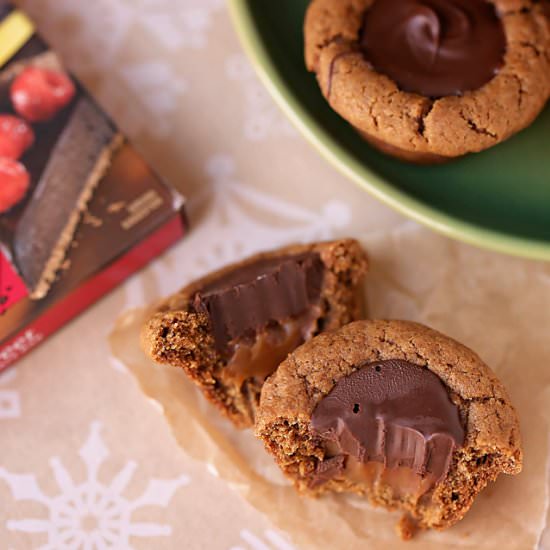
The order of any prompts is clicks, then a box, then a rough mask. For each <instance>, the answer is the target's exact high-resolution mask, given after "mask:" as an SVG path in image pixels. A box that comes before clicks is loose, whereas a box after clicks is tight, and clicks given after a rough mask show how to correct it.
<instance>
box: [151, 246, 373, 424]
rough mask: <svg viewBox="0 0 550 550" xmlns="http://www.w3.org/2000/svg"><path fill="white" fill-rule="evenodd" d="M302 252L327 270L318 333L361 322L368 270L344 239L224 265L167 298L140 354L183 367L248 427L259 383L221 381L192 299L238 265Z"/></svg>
mask: <svg viewBox="0 0 550 550" xmlns="http://www.w3.org/2000/svg"><path fill="white" fill-rule="evenodd" d="M306 252H317V253H318V254H319V255H320V258H321V261H322V262H323V264H324V266H325V277H324V280H323V286H322V289H321V303H320V307H321V317H320V321H319V323H318V327H317V331H316V334H317V333H318V332H320V331H322V330H332V329H335V328H338V327H340V326H342V325H344V324H346V323H349V322H351V321H353V320H355V319H358V318H360V317H361V313H362V309H363V307H362V306H363V303H362V292H361V289H360V288H359V286H360V283H361V281H362V280H363V277H364V275H365V273H366V271H367V267H368V266H367V258H366V255H365V252H364V251H363V249H362V248H361V246H360V245H359V243H358V242H357V241H355V240H353V239H342V240H338V241H331V242H324V243H315V244H308V245H291V246H287V247H284V248H281V249H278V250H275V251H270V252H263V253H260V254H256V255H254V256H251V257H250V258H247V259H246V260H244V261H242V262H238V263H235V264H232V265H229V266H226V267H224V268H222V269H220V270H218V271H215V272H213V273H210V274H208V275H207V276H205V277H203V278H201V279H198V280H196V281H194V282H193V283H191V284H190V285H188V286H186V287H185V288H183V289H182V290H180V291H179V292H177V293H176V294H174V295H173V296H170V297H168V298H167V299H166V300H165V301H164V302H162V303H161V304H160V305H159V306H158V307H157V308H156V309H155V311H154V313H153V314H152V316H151V318H150V319H149V320H148V321H147V323H146V324H145V326H144V327H143V330H142V335H141V341H142V347H143V349H144V351H145V352H146V353H147V354H148V355H149V356H150V357H151V358H152V359H153V360H154V361H155V362H157V363H161V364H165V365H171V366H175V367H181V368H183V369H184V371H185V372H186V373H187V374H188V375H189V376H190V377H191V378H192V379H193V380H194V381H195V383H197V385H198V386H199V387H200V389H201V390H202V392H203V393H204V395H205V396H206V398H207V399H208V400H209V401H211V402H212V403H213V404H214V405H216V406H217V407H218V408H219V409H220V411H221V412H222V413H223V414H224V415H226V416H227V417H228V418H229V419H230V420H231V421H232V422H233V423H234V424H235V425H236V426H237V427H239V428H248V427H251V426H252V425H253V423H254V417H255V412H256V408H257V406H258V403H259V399H260V391H261V387H262V384H263V382H259V381H257V380H254V379H252V378H250V379H247V380H246V381H245V382H244V384H243V385H242V386H238V385H236V384H230V383H228V382H227V381H224V380H222V370H223V368H224V366H225V360H224V359H223V358H222V357H221V356H220V354H219V353H218V352H217V351H216V349H215V345H214V339H213V336H212V334H211V331H210V327H209V321H208V318H207V316H206V315H204V314H199V313H197V312H196V311H195V310H194V309H193V308H192V299H193V296H194V295H195V293H196V292H197V291H198V290H199V289H201V288H202V287H204V286H205V285H207V284H208V283H210V282H212V281H214V280H216V279H218V278H219V277H221V276H223V275H225V274H226V273H229V272H232V271H234V270H235V269H238V268H239V267H242V266H246V265H249V264H253V263H255V262H257V261H258V260H262V259H268V258H274V257H278V256H288V255H294V254H302V253H306Z"/></svg>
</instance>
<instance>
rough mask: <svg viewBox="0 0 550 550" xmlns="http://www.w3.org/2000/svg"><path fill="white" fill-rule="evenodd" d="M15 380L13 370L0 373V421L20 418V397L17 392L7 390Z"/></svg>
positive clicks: (15, 373)
mask: <svg viewBox="0 0 550 550" xmlns="http://www.w3.org/2000/svg"><path fill="white" fill-rule="evenodd" d="M16 378H17V370H16V369H15V368H11V369H10V370H7V371H5V372H2V373H0V420H5V419H8V418H9V419H13V418H19V417H20V416H21V396H20V395H19V392H18V391H16V390H14V389H10V388H9V386H10V384H11V383H12V382H13V381H14V380H15V379H16Z"/></svg>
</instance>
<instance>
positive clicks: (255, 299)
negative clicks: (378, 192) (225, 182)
mask: <svg viewBox="0 0 550 550" xmlns="http://www.w3.org/2000/svg"><path fill="white" fill-rule="evenodd" d="M366 271H367V259H366V255H365V253H364V252H363V250H362V249H361V247H360V245H359V243H358V242H357V241H355V240H352V239H344V240H339V241H333V242H326V243H316V244H311V245H296V246H290V247H286V248H282V249H279V250H276V251H273V252H267V253H262V254H257V255H255V256H252V257H251V258H249V259H247V260H245V261H243V262H240V263H237V264H233V265H230V266H228V267H226V268H224V269H221V270H219V271H216V272H215V273H211V274H210V275H208V276H206V277H204V278H202V279H199V280H198V281H195V282H194V283H192V284H190V285H189V286H187V287H185V288H184V289H182V290H181V291H180V292H178V293H177V294H175V295H174V296H171V297H170V298H168V299H167V300H166V301H165V302H164V303H162V304H161V305H160V306H159V307H158V308H157V310H156V312H155V313H154V314H153V316H152V317H151V318H150V320H149V321H148V322H147V323H146V325H145V326H144V328H143V331H142V346H143V348H144V350H145V351H146V353H147V354H148V355H149V356H150V357H151V358H152V359H153V360H154V361H156V362H157V363H161V364H165V365H171V366H174V367H181V368H183V370H184V371H185V372H186V373H187V374H188V375H189V376H190V377H191V378H192V379H193V380H194V381H195V382H196V384H197V385H198V386H199V388H200V389H201V390H202V392H203V393H204V395H205V396H206V398H207V399H209V400H210V401H211V402H212V403H214V404H215V405H216V406H217V407H218V408H219V409H220V410H221V411H222V413H224V414H225V415H226V416H227V417H229V419H230V420H231V421H232V422H233V423H234V424H235V425H236V426H237V427H240V428H246V427H250V426H252V424H253V422H254V418H255V414H256V409H257V406H258V403H259V398H260V391H261V388H262V385H263V383H264V381H265V379H266V378H267V377H268V376H269V375H271V374H272V373H273V371H275V369H276V368H277V367H278V365H279V363H281V362H282V361H283V360H284V359H285V358H286V356H287V355H288V354H289V353H290V352H291V351H293V350H294V349H295V348H296V347H298V346H299V345H300V344H302V343H303V342H304V341H307V340H309V339H310V338H312V337H313V336H314V335H316V334H318V333H319V332H321V331H322V330H331V329H335V328H338V327H340V326H342V325H345V324H346V323H349V322H350V321H353V320H355V319H358V318H359V317H360V316H361V313H362V289H361V288H360V286H361V283H362V280H363V277H364V275H365V273H366Z"/></svg>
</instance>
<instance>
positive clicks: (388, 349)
mask: <svg viewBox="0 0 550 550" xmlns="http://www.w3.org/2000/svg"><path fill="white" fill-rule="evenodd" d="M390 359H401V360H404V361H408V362H410V363H413V364H416V365H418V366H419V367H427V368H428V369H429V370H431V371H432V372H434V373H435V374H437V376H439V378H440V379H441V380H442V381H443V383H444V384H445V386H446V387H447V389H448V391H449V395H450V397H451V400H452V401H453V402H454V403H455V404H456V406H457V407H458V409H459V412H460V417H461V421H462V423H463V426H464V428H465V432H466V438H465V442H464V445H463V447H461V448H459V449H456V450H455V452H454V454H453V460H452V464H451V467H450V469H449V472H448V473H447V476H446V477H445V479H444V480H443V481H442V482H441V483H440V484H438V485H437V486H436V487H435V489H434V492H433V498H432V500H431V501H430V502H426V501H425V500H424V501H423V499H420V500H419V501H415V500H412V499H408V500H407V499H404V500H403V499H398V498H395V497H393V496H392V495H391V494H390V493H388V492H384V491H382V490H374V489H371V490H368V489H367V490H365V487H364V486H361V485H358V484H357V483H352V482H350V481H349V480H345V481H344V480H342V479H333V480H331V481H329V482H328V483H326V484H324V485H320V486H313V488H312V485H311V484H310V481H311V479H312V476H313V474H314V473H315V471H316V468H317V465H318V464H319V462H320V461H322V460H323V459H324V458H325V450H324V447H323V442H322V440H320V439H319V438H318V437H316V436H315V435H313V433H312V431H311V429H310V421H311V416H312V414H313V411H314V409H315V407H316V406H317V404H318V403H319V402H320V401H321V399H323V398H324V397H325V396H326V395H327V394H328V393H329V392H330V391H331V390H332V388H333V387H334V385H335V384H336V382H337V381H338V380H340V379H341V378H343V377H346V376H349V375H350V374H352V373H353V372H355V371H356V370H358V368H360V365H362V364H365V363H368V362H375V361H383V360H390ZM256 435H257V436H258V437H260V438H261V439H262V440H263V441H264V443H265V445H266V447H267V449H268V450H269V451H270V452H271V453H272V454H273V455H274V456H275V460H276V461H277V463H278V464H279V466H280V467H281V468H282V470H283V472H284V473H285V474H286V475H287V476H288V477H289V478H291V479H292V480H293V482H294V484H295V485H296V487H297V489H298V490H299V491H300V492H302V493H305V494H309V495H313V496H316V495H319V494H322V493H325V492H329V491H335V492H355V493H361V494H366V496H367V497H368V498H369V500H370V501H371V503H373V504H374V505H380V506H384V507H386V508H389V509H394V508H399V509H402V510H404V511H405V512H406V514H405V515H406V519H404V520H403V521H402V526H408V528H407V529H406V530H405V531H410V527H411V525H414V524H416V525H417V526H418V527H420V528H436V529H443V528H446V527H449V526H451V525H452V524H454V523H456V522H457V521H458V520H460V519H461V518H462V517H463V516H464V514H465V513H466V512H467V511H468V509H469V508H470V506H471V504H472V502H473V500H474V498H475V496H476V495H477V494H478V493H479V492H480V491H481V490H482V489H483V488H484V487H485V486H486V485H487V483H488V482H489V481H492V480H494V479H496V477H497V476H498V475H499V474H500V473H506V474H517V473H519V472H520V471H521V467H522V448H521V441H520V431H519V422H518V418H517V414H516V411H515V409H514V407H513V406H512V405H511V403H510V399H509V397H508V394H507V393H506V390H505V389H504V387H503V386H502V384H501V383H500V382H499V380H498V379H497V378H496V376H495V375H494V373H493V372H492V371H491V370H490V369H489V367H487V365H485V364H484V363H483V361H482V360H481V359H480V358H479V357H478V356H477V355H476V354H475V353H474V352H473V351H471V350H469V349H468V348H466V347H465V346H463V345H462V344H460V343H458V342H456V341H454V340H452V339H451V338H448V337H447V336H444V335H443V334H440V333H438V332H436V331H434V330H432V329H430V328H428V327H425V326H423V325H419V324H416V323H412V322H406V321H357V322H355V323H351V324H349V325H347V326H345V327H343V328H341V329H339V330H336V331H332V332H327V333H324V334H321V335H320V336H317V337H316V338H314V339H313V340H311V341H309V342H307V343H305V344H304V345H302V346H301V347H300V348H298V349H297V350H296V351H295V352H293V353H292V354H290V355H289V356H288V358H287V359H286V361H284V362H283V363H282V364H281V365H280V366H279V368H278V370H277V372H276V373H275V374H274V375H273V376H272V377H271V378H270V379H268V381H267V382H266V383H265V384H264V387H263V389H262V395H261V401H260V408H259V410H258V415H257V423H256ZM404 528H405V527H404ZM405 531H403V532H402V534H403V535H406V534H407V533H406V532H405Z"/></svg>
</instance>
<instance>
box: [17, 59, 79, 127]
mask: <svg viewBox="0 0 550 550" xmlns="http://www.w3.org/2000/svg"><path fill="white" fill-rule="evenodd" d="M75 92H76V89H75V85H74V84H73V81H72V80H71V79H70V77H69V76H68V75H66V74H65V73H62V72H59V71H51V70H49V69H41V68H39V67H27V68H26V69H25V70H23V71H22V72H21V73H20V74H19V75H18V76H17V77H16V78H15V80H14V81H13V82H12V85H11V88H10V97H11V101H12V104H13V108H14V109H15V110H16V111H17V113H18V114H19V115H21V116H22V117H23V118H24V119H26V120H28V121H29V122H46V121H47V120H50V119H51V118H53V117H54V116H55V115H56V114H57V113H58V111H60V110H61V109H63V107H65V106H66V105H68V104H69V103H70V101H71V99H72V98H73V97H74V94H75Z"/></svg>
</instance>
